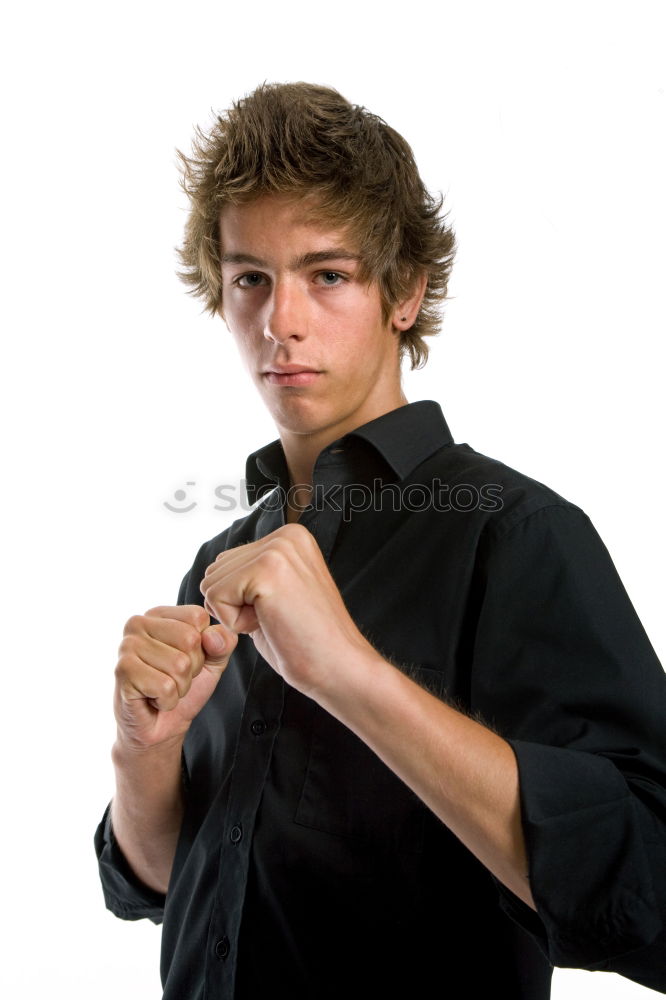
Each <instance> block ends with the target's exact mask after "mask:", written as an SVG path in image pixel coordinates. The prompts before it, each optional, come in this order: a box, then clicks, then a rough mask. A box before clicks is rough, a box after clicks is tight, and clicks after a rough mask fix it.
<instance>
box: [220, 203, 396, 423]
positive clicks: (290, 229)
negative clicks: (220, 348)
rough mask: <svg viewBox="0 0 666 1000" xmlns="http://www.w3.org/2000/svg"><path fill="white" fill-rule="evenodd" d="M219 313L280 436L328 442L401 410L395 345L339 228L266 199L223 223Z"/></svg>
mask: <svg viewBox="0 0 666 1000" xmlns="http://www.w3.org/2000/svg"><path fill="white" fill-rule="evenodd" d="M220 235H221V244H222V252H223V259H222V277H223V310H224V318H225V321H226V323H227V326H228V328H229V330H230V331H231V332H232V334H233V335H234V337H235V338H236V341H237V343H238V345H239V348H240V351H241V353H242V355H243V358H244V360H245V362H246V363H247V365H248V367H249V370H250V374H251V375H252V378H253V379H254V382H255V383H256V385H257V387H258V389H259V392H260V393H261V396H262V398H263V400H264V402H265V403H266V405H267V407H268V409H269V411H270V413H271V414H272V416H273V419H274V420H275V422H276V424H277V426H278V428H279V429H280V431H281V433H286V434H297V435H298V434H315V435H317V434H322V433H323V434H325V435H326V437H328V439H329V440H334V439H335V438H337V437H339V436H341V435H342V434H344V433H346V432H347V431H349V430H352V429H353V428H355V427H358V426H360V425H361V424H363V423H366V422H367V421H369V420H373V419H374V418H375V417H378V416H381V414H383V413H386V412H388V411H389V410H392V409H395V408H396V407H397V406H401V405H402V404H403V403H405V402H406V400H405V399H404V397H403V395H402V392H401V389H400V365H399V359H398V348H399V342H398V336H397V334H396V333H394V332H393V329H392V317H391V318H389V321H388V322H384V320H383V319H382V310H381V302H380V296H379V291H378V288H377V286H376V285H375V284H374V283H373V284H371V285H367V284H363V283H362V282H361V281H360V280H359V278H358V277H357V275H358V272H359V259H358V256H357V250H356V247H355V246H354V245H353V244H352V243H351V241H350V239H349V237H348V235H347V234H346V233H345V231H344V230H343V229H336V228H329V227H323V228H322V227H320V226H317V225H314V224H312V223H309V222H308V218H307V213H306V209H305V207H304V202H303V201H302V200H301V201H300V202H298V201H296V200H293V199H289V198H286V197H284V196H277V195H266V196H262V197H260V198H257V199H256V200H254V201H252V202H249V203H248V204H245V205H238V206H229V207H227V208H225V209H224V211H223V212H222V215H221V219H220Z"/></svg>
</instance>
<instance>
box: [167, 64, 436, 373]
mask: <svg viewBox="0 0 666 1000" xmlns="http://www.w3.org/2000/svg"><path fill="white" fill-rule="evenodd" d="M179 155H180V158H181V162H182V165H183V186H184V188H185V190H186V192H187V194H188V196H189V198H190V201H191V205H192V208H191V211H190V215H189V217H188V221H187V225H186V230H185V239H184V242H183V246H182V247H181V249H180V251H179V253H180V258H181V261H182V264H183V272H182V277H183V279H184V280H185V281H186V282H187V283H188V284H190V285H191V286H192V291H193V293H194V294H196V295H200V296H201V297H202V298H203V299H204V302H205V304H206V308H207V309H208V310H209V311H211V312H222V313H223V311H224V303H223V295H222V275H221V260H222V255H223V253H224V249H223V248H222V247H221V245H220V216H221V213H222V211H223V210H224V209H225V207H227V206H229V205H234V204H243V203H245V202H249V201H253V200H255V199H256V198H258V197H260V196H262V195H265V194H289V195H297V196H298V195H301V194H302V195H303V196H306V195H308V196H310V197H308V199H307V202H308V205H309V206H311V207H309V209H308V213H309V217H310V218H311V219H312V221H313V223H318V224H320V225H335V226H336V227H338V228H340V227H347V228H348V230H349V233H350V236H351V238H352V240H353V241H354V243H355V245H356V246H357V247H358V248H359V251H360V256H361V259H362V271H363V277H364V278H365V280H367V281H368V282H376V284H377V287H378V289H379V293H380V296H381V301H382V307H383V311H384V317H385V319H388V317H389V316H390V313H391V310H392V307H393V306H394V305H395V304H396V303H397V302H400V301H402V300H404V299H406V298H408V296H409V294H410V292H411V291H412V289H413V286H414V282H415V281H416V280H418V278H419V277H420V276H421V275H423V274H425V275H426V276H427V286H426V291H425V295H424V298H423V303H422V305H421V309H420V311H419V313H418V316H417V318H416V321H415V322H414V324H413V325H412V326H411V327H410V328H409V329H408V330H402V331H400V341H401V343H400V348H401V353H403V354H409V356H410V358H411V362H412V367H418V366H420V365H422V364H423V363H424V362H425V360H426V358H427V354H428V348H427V345H426V344H425V342H424V340H423V338H424V337H426V336H429V335H431V334H433V333H436V332H437V329H438V325H439V315H438V310H437V307H438V305H439V303H440V302H441V301H442V300H443V299H444V298H445V296H446V289H447V285H448V279H449V274H450V271H451V266H452V264H453V256H454V252H455V240H454V235H453V231H452V230H451V228H449V227H447V226H446V224H445V222H444V219H443V218H442V217H441V215H440V212H441V206H442V202H441V198H439V199H436V198H433V197H432V196H431V195H430V194H429V193H428V191H427V190H426V188H425V186H424V184H423V182H422V181H421V178H420V177H419V173H418V170H417V167H416V164H415V162H414V158H413V155H412V151H411V149H410V147H409V146H408V145H407V143H406V142H405V140H404V139H403V138H402V137H401V136H400V135H398V133H397V132H395V131H394V130H393V129H391V128H390V127H389V126H388V125H386V123H385V122H383V121H382V119H380V118H377V117H376V116H375V115H372V114H370V113H369V112H368V111H366V110H365V109H364V108H361V107H358V106H356V105H353V104H350V103H349V102H348V101H346V100H345V98H343V97H342V96H341V95H340V94H338V93H337V91H335V90H332V89H330V88H328V87H320V86H315V85H313V84H306V83H288V84H264V85H262V86H260V87H258V88H257V89H256V90H255V91H254V92H253V93H252V94H250V95H249V96H248V97H245V98H243V99H242V100H240V101H238V102H236V103H234V104H233V105H232V107H231V108H230V109H229V111H228V112H227V113H226V114H225V115H224V116H220V117H218V118H217V120H216V122H215V123H214V124H213V126H212V128H211V129H210V131H209V132H208V133H204V132H203V131H202V130H201V129H198V130H197V133H196V137H195V140H194V143H193V151H192V155H191V156H189V157H188V156H184V155H183V154H182V153H181V154H179Z"/></svg>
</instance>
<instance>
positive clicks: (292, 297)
mask: <svg viewBox="0 0 666 1000" xmlns="http://www.w3.org/2000/svg"><path fill="white" fill-rule="evenodd" d="M267 307H268V312H267V315H266V323H265V325H264V337H265V338H266V340H272V341H275V343H279V344H281V343H282V342H283V341H285V340H289V339H290V338H291V337H295V338H296V339H297V340H301V339H302V338H303V337H304V336H305V323H306V313H305V303H304V301H303V295H302V293H301V292H299V290H298V287H297V285H296V283H295V282H293V281H276V282H275V284H274V285H273V288H272V291H271V295H270V299H269V301H268V303H267Z"/></svg>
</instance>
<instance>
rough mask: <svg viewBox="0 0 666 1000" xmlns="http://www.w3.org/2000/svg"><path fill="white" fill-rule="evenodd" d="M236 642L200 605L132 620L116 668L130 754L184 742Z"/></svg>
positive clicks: (121, 727) (122, 730) (123, 736)
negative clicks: (183, 739)
mask: <svg viewBox="0 0 666 1000" xmlns="http://www.w3.org/2000/svg"><path fill="white" fill-rule="evenodd" d="M237 641H238V636H237V634H236V633H235V632H234V631H232V630H231V629H228V628H226V627H225V626H224V625H211V624H210V618H209V616H208V615H207V614H206V612H205V611H204V609H203V608H201V607H199V605H197V604H188V605H180V606H177V607H158V608H151V609H150V611H147V612H146V614H145V615H134V616H133V617H132V618H130V619H129V621H128V622H127V624H126V626H125V630H124V637H123V640H122V642H121V644H120V649H119V654H120V657H119V660H118V665H117V666H116V690H115V698H114V709H115V714H116V721H117V723H118V740H119V741H120V742H122V743H123V744H124V745H125V746H126V747H127V748H128V749H132V750H142V749H149V748H151V747H156V746H158V745H161V744H165V743H169V742H174V741H178V740H182V738H183V737H184V735H185V733H186V732H187V730H188V729H189V726H190V723H191V722H192V720H193V719H194V718H195V716H196V715H197V714H198V713H199V712H200V711H201V709H202V708H203V706H204V705H205V704H206V702H207V701H208V699H209V698H210V696H211V695H212V693H213V691H214V690H215V686H216V684H217V682H218V680H219V679H220V676H221V674H222V672H223V671H224V669H225V667H226V666H227V663H228V660H229V657H230V655H231V653H232V652H233V650H234V649H235V647H236V643H237Z"/></svg>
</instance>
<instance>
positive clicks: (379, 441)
mask: <svg viewBox="0 0 666 1000" xmlns="http://www.w3.org/2000/svg"><path fill="white" fill-rule="evenodd" d="M350 438H360V439H361V440H363V441H366V442H368V444H371V445H372V446H373V447H374V448H375V449H376V450H377V451H378V452H379V454H380V455H381V456H382V457H383V458H384V459H385V461H386V462H388V464H389V465H390V466H391V468H392V469H393V471H394V472H395V474H396V476H397V477H398V479H399V480H404V479H406V478H407V477H408V476H409V475H410V474H411V473H412V472H413V471H414V469H416V467H417V466H419V465H420V464H421V462H425V460H426V459H427V458H429V457H430V456H431V455H433V454H434V453H435V452H436V451H439V449H440V448H443V447H444V446H446V445H451V444H453V437H452V436H451V432H450V430H449V428H448V426H447V423H446V421H445V419H444V414H443V413H442V408H441V406H440V405H439V403H436V402H434V400H430V399H425V400H420V401H419V402H416V403H407V404H406V405H405V406H400V407H398V409H396V410H391V411H390V412H389V413H384V414H383V415H382V416H381V417H377V418H376V419H375V420H371V421H370V422H369V423H367V424H363V426H361V427H357V428H356V429H355V430H353V431H350V432H349V433H348V434H345V435H344V436H343V437H342V438H339V439H338V440H337V441H332V442H331V444H330V445H328V446H327V448H325V449H324V452H327V451H330V450H331V449H333V448H336V447H340V446H341V445H343V444H344V442H345V441H347V440H349V439H350ZM322 454H323V453H322ZM245 481H246V491H247V495H248V500H249V502H250V503H251V504H253V503H256V501H257V500H260V499H261V497H262V496H264V494H266V493H268V492H269V491H270V490H272V489H274V488H275V487H276V486H278V485H281V486H284V487H285V488H288V486H289V470H288V468H287V460H286V458H285V454H284V451H283V448H282V444H281V442H280V441H279V440H277V441H271V443H270V444H267V445H264V447H263V448H260V449H259V450H258V451H255V452H252V454H251V455H249V456H248V459H247V462H246V466H245Z"/></svg>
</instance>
